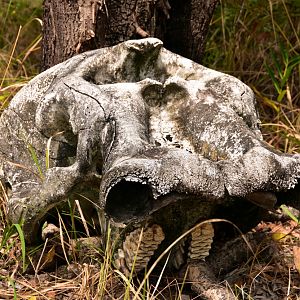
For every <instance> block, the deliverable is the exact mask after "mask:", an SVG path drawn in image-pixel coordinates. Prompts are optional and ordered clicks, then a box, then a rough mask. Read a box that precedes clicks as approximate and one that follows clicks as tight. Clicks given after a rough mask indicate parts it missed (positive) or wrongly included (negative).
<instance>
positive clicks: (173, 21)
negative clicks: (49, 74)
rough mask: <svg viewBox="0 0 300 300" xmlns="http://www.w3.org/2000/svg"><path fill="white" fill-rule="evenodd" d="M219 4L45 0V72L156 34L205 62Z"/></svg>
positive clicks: (192, 0)
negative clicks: (80, 55)
mask: <svg viewBox="0 0 300 300" xmlns="http://www.w3.org/2000/svg"><path fill="white" fill-rule="evenodd" d="M217 2H218V0H187V1H182V0H170V1H169V2H168V1H167V0H98V1H97V0H61V1H57V0H44V15H43V20H44V27H43V45H42V47H43V58H42V69H47V68H49V67H51V66H53V65H55V64H57V63H60V62H62V61H64V60H66V59H68V58H70V57H72V56H73V55H75V54H77V53H81V52H84V51H87V50H92V49H96V48H102V47H106V46H112V45H115V44H117V43H119V42H123V41H125V40H128V39H135V38H143V37H147V36H154V37H157V38H159V39H161V40H162V41H163V42H164V45H165V47H166V48H168V49H169V50H171V51H173V52H175V53H178V54H180V55H183V56H185V57H188V58H190V59H192V60H194V61H196V62H199V61H200V60H201V56H202V54H203V51H204V46H205V37H206V34H207V31H208V27H209V22H210V20H211V17H212V15H213V11H214V8H215V6H216V4H217Z"/></svg>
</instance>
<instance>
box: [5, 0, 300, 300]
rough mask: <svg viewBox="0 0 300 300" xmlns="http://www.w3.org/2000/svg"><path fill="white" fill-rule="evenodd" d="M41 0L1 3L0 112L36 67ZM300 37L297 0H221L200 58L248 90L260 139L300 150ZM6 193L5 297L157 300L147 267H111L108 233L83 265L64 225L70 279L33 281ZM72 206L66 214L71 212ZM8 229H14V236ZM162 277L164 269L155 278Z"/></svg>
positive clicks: (280, 146)
mask: <svg viewBox="0 0 300 300" xmlns="http://www.w3.org/2000/svg"><path fill="white" fill-rule="evenodd" d="M41 3H42V0H31V1H29V0H18V1H12V0H6V1H2V2H1V9H0V113H1V111H3V109H5V108H6V107H7V105H8V103H9V101H10V100H11V99H12V97H13V95H14V94H15V93H16V91H17V90H18V89H19V88H20V87H22V86H23V85H24V84H25V83H26V82H28V80H29V79H31V78H32V77H33V76H34V75H36V74H37V73H38V72H39V61H40V39H41V22H40V18H41ZM299 35H300V2H299V1H297V0H294V1H288V0H244V1H243V0H241V1H238V2H237V1H233V0H220V5H219V6H218V8H217V11H216V13H215V15H214V18H213V20H212V23H211V28H210V33H209V38H208V41H207V49H206V53H205V57H204V59H203V64H205V65H206V66H208V67H210V68H214V69H217V70H220V71H223V72H226V73H229V74H232V75H234V76H236V77H238V78H240V79H241V80H243V81H244V82H245V83H246V84H248V85H250V86H251V87H252V88H253V90H254V92H255V95H256V97H257V100H258V109H259V112H260V114H261V118H262V122H263V127H262V130H263V133H264V136H265V138H266V139H267V141H268V142H269V143H270V144H271V145H273V146H275V147H276V148H278V149H281V150H283V151H286V152H291V153H293V152H299V150H300V133H299V131H300V130H299V128H300V113H299V112H300V108H299V104H300V79H299V78H300V76H299V75H300V58H299V57H300V41H299V39H300V36H299ZM0 134H1V133H0ZM50 142H51V141H49V147H50ZM0 184H1V182H0ZM6 198H7V196H6V193H5V187H3V186H2V184H1V185H0V237H1V240H2V243H3V245H2V249H0V298H1V297H2V296H3V295H4V296H5V297H6V298H10V299H13V298H15V299H17V298H19V299H25V298H26V299H37V298H35V297H40V298H41V299H54V298H55V297H56V296H58V297H59V296H62V297H63V295H70V294H73V295H74V296H76V297H77V299H99V297H104V295H107V294H108V295H109V293H110V290H111V289H113V287H115V286H117V289H118V285H119V286H120V287H121V288H123V290H125V291H127V294H126V297H127V298H128V299H129V298H130V295H132V294H134V295H135V297H136V298H137V299H154V298H155V297H154V295H158V294H159V293H158V292H157V286H155V287H154V289H153V286H152V291H150V290H151V286H150V283H149V282H150V281H149V276H150V273H151V271H152V269H151V268H150V269H149V272H148V273H147V275H145V277H144V278H142V279H140V282H134V280H133V278H130V279H129V280H128V279H126V278H125V277H124V276H123V277H122V275H121V274H120V272H119V273H118V272H115V271H114V270H113V268H112V265H111V263H112V247H111V245H110V242H111V241H110V238H109V237H110V234H109V232H108V238H107V244H106V247H105V248H106V250H105V251H104V252H101V250H100V249H96V254H95V256H96V257H97V259H98V264H97V260H94V261H93V263H82V264H80V261H79V260H78V259H77V258H76V251H75V250H74V249H72V251H71V254H69V253H67V247H68V245H69V244H71V240H73V239H74V238H73V236H72V235H71V238H70V237H69V238H68V239H65V240H63V239H64V236H69V235H68V232H67V230H64V234H63V233H62V231H63V230H62V228H64V226H61V229H60V232H61V233H60V241H61V244H62V245H66V248H65V249H64V252H63V256H65V257H66V261H68V266H67V267H66V268H68V272H67V275H68V276H69V275H70V273H72V274H73V277H72V278H69V277H66V278H65V277H63V275H62V274H63V272H62V271H60V273H59V274H60V275H61V277H58V274H57V273H51V276H52V277H53V278H55V280H52V281H47V280H44V279H43V277H42V275H43V274H38V271H36V272H35V273H36V274H35V278H34V280H35V281H32V278H31V277H23V276H20V275H19V276H18V272H21V271H20V267H19V261H23V264H24V263H25V259H24V255H25V254H24V251H25V250H24V249H25V246H24V239H23V238H22V232H21V231H20V228H19V227H18V226H17V228H11V231H9V230H10V228H9V227H6V228H7V229H6V231H5V229H4V227H5V226H6V225H7V224H6V214H5V211H6ZM72 211H73V210H71V212H70V215H71V220H73V219H74V218H75V217H74V215H73V214H72ZM73 223H74V221H73ZM13 229H17V233H18V234H17V235H16V234H15V233H14V232H13ZM74 232H75V234H74V236H75V239H76V231H75V230H74ZM46 246H47V245H46V244H45V247H44V248H45V249H46V248H47V247H46ZM49 249H50V250H49V252H48V253H46V258H48V259H49V258H51V259H52V256H51V257H49V253H50V254H51V253H52V252H51V251H52V250H51V249H53V246H51V248H49ZM55 251H56V252H57V250H56V248H55ZM97 251H98V252H97ZM81 252H82V248H81ZM29 254H30V253H29ZM40 255H43V251H42V252H41V254H40ZM47 255H48V256H47ZM38 259H39V261H40V258H39V257H38ZM95 261H96V262H95ZM39 265H41V263H38V266H39ZM23 268H25V266H24V265H23ZM37 269H38V268H37ZM4 271H5V272H6V273H5V274H4ZM51 276H50V277H51ZM161 277H162V273H161V274H160V277H159V280H157V282H159V281H160V280H161ZM37 282H38V283H37ZM176 284H177V283H176ZM182 289H183V285H181V286H180V285H179V284H177V290H178V297H177V298H176V299H181V295H182ZM247 297H248V296H247ZM111 299H113V298H111ZM247 299H248V298H247ZM249 299H250V296H249Z"/></svg>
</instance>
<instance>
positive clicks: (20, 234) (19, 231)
mask: <svg viewBox="0 0 300 300" xmlns="http://www.w3.org/2000/svg"><path fill="white" fill-rule="evenodd" d="M13 226H14V227H15V228H16V230H17V232H18V234H19V238H20V241H21V251H22V261H23V272H25V271H26V243H25V237H24V232H23V230H22V228H21V226H20V224H13Z"/></svg>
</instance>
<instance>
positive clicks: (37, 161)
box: [27, 144, 44, 179]
mask: <svg viewBox="0 0 300 300" xmlns="http://www.w3.org/2000/svg"><path fill="white" fill-rule="evenodd" d="M27 149H28V151H29V153H30V155H31V157H32V159H33V161H34V163H35V165H36V167H37V169H38V171H39V175H40V177H41V179H44V175H43V172H42V169H41V166H40V164H39V160H38V157H37V155H36V153H35V149H34V148H33V147H32V145H31V144H28V145H27Z"/></svg>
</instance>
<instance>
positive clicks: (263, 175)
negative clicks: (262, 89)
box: [0, 38, 300, 243]
mask: <svg viewBox="0 0 300 300" xmlns="http://www.w3.org/2000/svg"><path fill="white" fill-rule="evenodd" d="M259 123H260V121H259V118H258V116H257V112H256V108H255V99H254V95H253V92H252V91H251V89H250V88H249V87H248V86H246V85H245V84H243V83H242V82H241V81H240V80H238V79H237V78H234V77H232V76H229V75H226V74H223V73H220V72H217V71H214V70H211V69H208V68H206V67H204V66H201V65H199V64H196V63H194V62H192V61H191V60H188V59H186V58H184V57H181V56H179V55H176V54H174V53H172V52H170V51H168V50H167V49H164V48H163V45H162V42H161V41H160V40H158V39H155V38H147V39H141V40H131V41H127V42H124V43H121V44H119V45H116V46H114V47H109V48H103V49H98V50H93V51H90V52H86V53H83V54H80V55H77V56H75V57H73V58H71V59H69V60H67V61H65V62H63V63H61V64H59V65H56V66H54V67H52V68H51V69H49V70H47V71H45V72H43V73H41V74H39V75H38V76H36V77H35V78H34V79H32V80H31V81H30V82H29V83H28V84H27V85H26V86H25V87H24V88H22V89H21V90H20V91H19V92H18V93H17V95H16V96H15V97H14V99H13V100H12V101H11V103H10V105H9V107H8V108H7V109H6V110H5V111H4V112H3V113H2V115H1V118H0V131H1V136H0V164H1V165H0V166H1V169H2V172H1V174H2V173H3V175H2V179H3V181H4V182H5V183H7V184H8V185H9V186H10V187H11V188H12V194H11V196H10V198H9V200H8V215H9V218H10V220H11V222H20V221H22V223H23V230H24V235H25V238H26V240H27V242H29V243H34V242H36V239H37V238H38V237H39V235H38V230H39V229H40V228H41V225H42V222H43V219H44V218H45V215H46V213H47V212H48V211H49V210H51V209H52V208H53V207H55V206H58V205H60V204H61V203H62V202H64V201H66V200H67V199H69V200H70V201H73V200H75V199H77V198H78V197H79V198H80V197H81V200H82V201H84V200H83V199H86V198H88V199H90V201H86V202H89V203H90V202H93V203H95V205H96V206H97V207H100V209H103V210H104V211H105V213H106V215H107V217H108V218H110V219H112V220H113V221H115V222H116V223H117V222H120V223H125V224H127V223H130V222H140V221H142V220H144V219H145V218H148V217H149V216H150V215H153V216H154V217H155V218H156V221H157V220H161V222H166V223H167V224H168V223H169V227H170V228H173V229H172V230H171V229H170V230H169V233H168V234H166V236H169V234H170V235H171V233H172V232H177V233H178V234H180V232H181V231H182V230H184V229H186V228H190V227H191V226H193V225H194V224H195V223H196V222H197V221H198V220H199V219H206V218H210V217H211V216H212V215H214V214H216V213H217V211H218V210H217V208H220V207H222V206H224V207H227V205H229V204H230V205H231V204H235V203H240V202H241V201H242V200H243V199H244V198H246V197H247V195H250V194H251V195H255V193H257V194H262V193H264V192H268V193H277V192H285V191H287V190H289V189H293V188H295V186H296V184H297V181H298V179H299V177H300V156H299V155H286V154H282V153H279V152H276V151H275V150H273V149H271V148H270V147H269V146H268V145H266V144H265V143H264V142H263V140H262V135H261V133H260V131H259ZM58 133H60V134H58ZM50 138H52V139H51V143H50V149H48V150H50V151H49V152H50V158H49V165H50V168H48V169H47V165H48V162H46V152H47V144H49V143H48V141H49V139H50ZM29 150H30V151H29ZM32 153H35V155H36V157H37V160H38V166H37V165H36V163H35V162H34V160H33V157H32ZM250 198H251V201H252V202H255V203H256V204H258V205H259V204H260V203H259V201H260V200H259V199H263V198H264V197H260V198H259V199H258V200H256V199H253V197H250ZM272 201H273V200H272ZM273 202H275V200H274V201H273ZM273 202H272V203H273ZM176 205H178V207H180V208H181V210H180V211H179V210H178V209H176ZM166 207H168V211H169V210H170V211H172V213H169V212H167V211H166V210H165V208H166ZM233 207H234V205H233ZM84 209H85V210H86V211H88V210H89V209H90V207H85V208H84ZM161 211H163V212H164V214H165V216H168V217H169V219H164V217H165V216H162V215H160V213H159V212H161ZM156 221H155V222H156ZM156 223H157V222H156ZM157 224H160V225H162V223H157ZM175 224H176V225H175ZM173 225H174V226H175V228H176V230H175V229H174V226H173ZM172 226H173V227H172ZM164 232H165V230H164Z"/></svg>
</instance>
